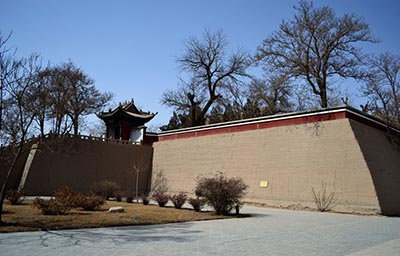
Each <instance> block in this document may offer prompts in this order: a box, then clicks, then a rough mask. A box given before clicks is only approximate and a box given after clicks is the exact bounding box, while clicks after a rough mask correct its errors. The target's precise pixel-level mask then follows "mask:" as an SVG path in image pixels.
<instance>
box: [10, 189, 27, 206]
mask: <svg viewBox="0 0 400 256" xmlns="http://www.w3.org/2000/svg"><path fill="white" fill-rule="evenodd" d="M23 196H24V192H22V191H17V190H9V191H7V193H6V199H7V200H8V201H10V204H12V205H18V204H22V203H23V202H24V198H23Z"/></svg>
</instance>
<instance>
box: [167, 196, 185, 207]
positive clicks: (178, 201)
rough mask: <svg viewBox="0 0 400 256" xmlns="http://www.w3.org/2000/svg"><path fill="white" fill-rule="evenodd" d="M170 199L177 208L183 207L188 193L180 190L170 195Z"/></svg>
mask: <svg viewBox="0 0 400 256" xmlns="http://www.w3.org/2000/svg"><path fill="white" fill-rule="evenodd" d="M170 199H171V201H172V203H173V204H174V207H175V208H176V209H181V208H182V206H183V204H184V203H185V202H186V199H187V195H186V193H183V192H180V193H178V194H174V195H172V196H170Z"/></svg>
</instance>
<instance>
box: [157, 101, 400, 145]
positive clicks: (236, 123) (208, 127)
mask: <svg viewBox="0 0 400 256" xmlns="http://www.w3.org/2000/svg"><path fill="white" fill-rule="evenodd" d="M336 113H344V114H345V115H346V117H345V118H350V119H352V116H351V114H352V115H354V116H356V117H357V118H358V119H361V120H363V121H365V122H364V123H366V124H369V123H371V124H373V125H374V126H376V125H378V126H381V127H382V128H384V127H386V123H385V122H384V121H382V120H381V119H378V118H376V117H373V116H371V115H368V114H366V113H364V112H362V111H360V110H358V109H356V108H353V107H350V106H337V107H332V108H325V109H318V110H312V111H303V112H292V113H284V114H277V115H271V116H263V117H256V118H249V119H243V120H237V121H230V122H224V123H218V124H210V125H202V126H196V127H189V128H182V129H177V130H170V131H164V132H159V133H157V136H158V137H163V136H169V135H177V134H183V133H188V132H201V131H207V130H217V129H223V128H230V127H239V126H244V125H251V124H258V123H267V122H276V121H285V120H290V119H295V118H307V117H317V116H320V115H329V114H336ZM348 114H350V115H348ZM397 131H398V130H397ZM398 132H400V131H398Z"/></svg>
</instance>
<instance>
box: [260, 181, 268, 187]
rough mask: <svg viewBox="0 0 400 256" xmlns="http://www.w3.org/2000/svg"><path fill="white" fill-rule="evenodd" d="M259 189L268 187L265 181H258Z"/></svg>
mask: <svg viewBox="0 0 400 256" xmlns="http://www.w3.org/2000/svg"><path fill="white" fill-rule="evenodd" d="M260 187H261V188H266V187H268V181H266V180H262V181H260Z"/></svg>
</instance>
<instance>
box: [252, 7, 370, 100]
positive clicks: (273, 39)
mask: <svg viewBox="0 0 400 256" xmlns="http://www.w3.org/2000/svg"><path fill="white" fill-rule="evenodd" d="M295 10H296V14H295V16H294V18H293V19H292V20H289V21H283V22H282V23H281V25H280V27H279V30H277V31H275V32H273V33H272V34H271V35H270V36H269V37H267V38H266V39H265V40H264V41H263V44H262V45H261V46H260V47H259V48H258V50H257V55H256V60H257V61H259V62H260V63H262V64H263V65H264V68H265V69H266V70H268V71H270V70H274V72H277V71H278V72H280V73H283V74H285V75H287V76H288V77H290V78H292V79H297V80H299V79H301V80H302V81H305V82H306V83H307V84H308V85H309V86H310V87H311V89H312V92H313V93H314V94H316V95H318V97H319V98H320V105H321V107H323V108H326V107H328V104H329V100H328V95H327V94H328V93H327V92H328V89H329V86H330V82H332V79H333V78H338V77H341V78H354V79H361V78H363V77H364V75H365V73H364V72H363V71H362V65H363V64H364V63H363V60H364V55H363V54H362V51H361V48H360V47H358V45H357V43H360V42H376V40H375V39H374V37H373V36H372V34H371V32H370V29H369V26H368V24H367V23H365V22H364V21H363V19H362V18H361V17H358V16H357V15H355V14H345V15H343V16H341V17H338V16H337V15H336V14H335V12H334V11H333V9H331V8H329V7H327V6H324V7H321V8H316V7H314V6H313V4H312V2H308V1H301V2H300V3H299V4H298V6H296V7H295Z"/></svg>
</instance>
